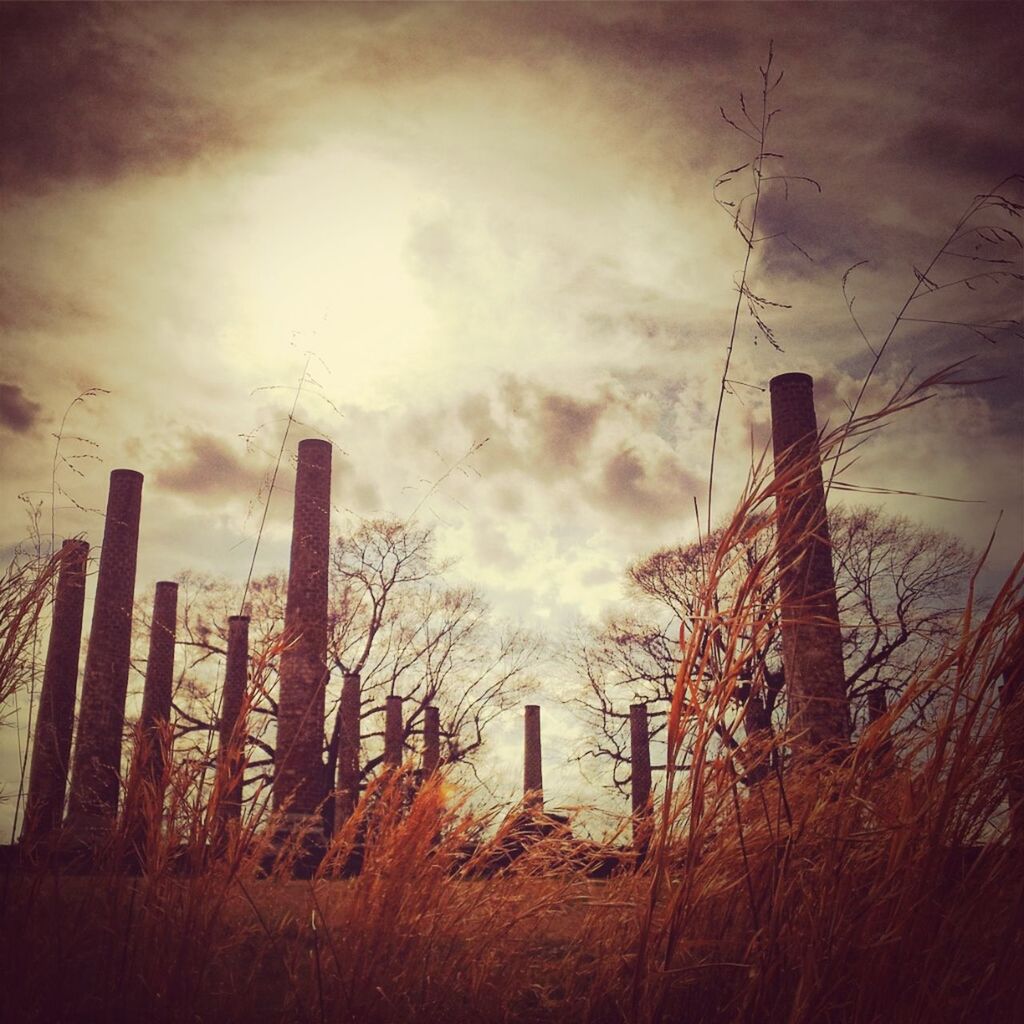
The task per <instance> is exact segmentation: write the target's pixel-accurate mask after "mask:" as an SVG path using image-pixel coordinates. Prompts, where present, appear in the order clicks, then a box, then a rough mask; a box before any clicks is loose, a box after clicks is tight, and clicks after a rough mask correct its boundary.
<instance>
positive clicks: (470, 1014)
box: [0, 371, 1024, 1024]
mask: <svg viewBox="0 0 1024 1024" xmlns="http://www.w3.org/2000/svg"><path fill="white" fill-rule="evenodd" d="M954 380H955V378H954V375H953V372H952V371H950V372H946V373H943V374H938V375H936V376H934V377H932V378H930V379H929V380H926V381H924V382H923V383H922V384H920V385H918V386H916V387H913V388H910V387H908V388H905V389H901V391H900V392H898V393H897V394H896V395H895V396H894V397H893V398H892V399H891V400H890V401H889V402H888V403H887V404H886V406H885V407H883V408H882V409H880V410H878V411H877V412H876V413H874V414H871V415H862V416H859V417H856V418H855V419H854V420H852V421H851V423H850V424H848V425H846V426H844V427H843V428H841V429H839V430H836V431H833V432H831V433H830V434H827V435H825V436H824V437H822V438H821V453H822V455H824V456H825V457H828V456H829V454H830V453H834V452H835V451H837V450H839V447H840V446H842V447H843V448H844V449H845V450H846V451H847V452H852V451H855V449H856V445H857V444H858V442H859V440H860V439H861V438H863V437H866V436H869V435H870V433H871V432H872V431H874V430H875V429H877V428H878V427H879V426H880V425H881V424H882V423H883V422H884V421H885V419H887V418H888V417H890V416H892V415H895V414H897V413H899V412H900V411H902V410H904V409H906V408H908V407H910V406H912V405H915V404H917V403H919V402H921V401H925V400H927V399H928V397H929V396H930V395H932V394H934V393H935V392H936V390H937V389H938V388H940V387H942V386H943V385H945V384H949V383H952V382H954ZM800 470H801V467H799V466H794V467H792V468H791V469H790V471H789V472H790V473H792V474H793V478H794V479H796V478H797V477H799V475H800ZM788 484H789V481H788V480H787V478H785V477H783V478H781V479H780V478H776V477H773V476H771V475H770V474H769V473H768V471H767V470H766V469H765V467H764V466H760V467H757V468H756V469H755V471H754V472H753V473H752V476H751V479H750V482H749V485H748V487H747V490H746V492H745V494H744V496H743V498H742V500H741V502H740V504H739V506H738V508H737V509H736V511H735V514H734V515H733V517H732V519H731V521H730V523H729V525H728V526H727V528H726V529H725V530H724V531H723V532H722V534H721V540H720V541H719V543H718V546H717V548H716V549H715V550H714V552H713V553H712V555H711V556H710V558H709V562H708V567H707V578H706V581H705V583H704V590H703V592H702V599H703V609H704V614H703V616H702V623H701V625H702V627H703V628H697V629H691V630H689V631H688V632H687V634H686V635H685V636H684V637H683V643H682V648H681V657H680V668H679V675H678V679H677V686H676V693H675V700H674V702H673V705H672V710H671V717H670V728H669V745H670V751H669V757H668V763H669V764H676V763H677V762H680V761H682V760H683V759H685V762H686V765H687V767H686V769H685V770H682V769H680V770H677V771H674V772H671V773H670V774H669V778H668V780H667V786H666V792H665V798H664V800H663V802H662V805H661V807H660V808H659V813H658V817H657V819H656V828H655V835H654V837H653V840H652V844H651V851H650V854H649V856H648V857H647V859H646V861H645V862H644V863H643V864H642V865H640V866H639V867H637V866H636V865H635V864H634V863H633V862H632V861H631V859H630V857H629V856H628V855H625V854H624V855H623V856H621V858H620V859H621V861H622V865H623V867H622V869H621V870H620V871H619V872H618V873H617V874H615V875H613V876H612V877H610V878H608V879H605V880H595V879H593V878H591V877H589V874H588V867H589V866H591V864H592V863H596V862H598V861H603V860H605V859H607V856H608V853H609V851H608V850H602V849H601V848H599V847H594V846H589V847H587V846H583V845H581V844H577V843H575V842H573V841H572V840H571V839H570V838H568V837H567V835H566V833H565V831H564V830H559V829H553V830H549V833H546V834H543V835H539V833H540V832H544V831H545V830H543V829H541V830H535V831H534V832H533V833H531V832H530V830H529V828H527V829H526V830H525V831H524V829H523V819H522V817H521V816H517V815H510V816H508V817H507V818H506V819H505V821H504V822H503V823H502V824H501V825H500V826H499V828H498V833H497V835H496V836H495V837H493V838H490V839H486V838H481V837H484V836H487V835H490V831H488V826H492V828H491V831H493V824H494V823H493V822H489V821H488V820H486V818H485V817H481V816H480V815H477V814H474V813H470V812H469V811H468V810H466V809H465V806H464V803H463V802H462V799H461V797H460V795H459V794H457V793H455V792H453V791H451V790H450V789H449V787H448V785H447V783H446V782H445V781H444V779H443V778H442V777H435V778H433V779H431V780H429V781H428V782H426V783H425V784H423V785H422V786H421V787H420V788H419V789H418V790H415V786H414V782H413V777H412V775H411V774H410V773H409V772H394V773H392V774H391V775H389V776H386V777H383V778H381V779H380V780H379V781H378V782H377V783H376V784H374V785H373V786H372V787H371V788H370V789H369V791H368V792H367V793H366V794H365V795H364V797H363V799H362V801H361V802H360V804H359V806H358V808H357V809H356V812H355V814H354V815H353V816H352V818H350V819H349V821H348V822H346V823H345V824H344V825H343V827H341V828H340V829H339V831H338V833H337V834H336V835H335V836H334V837H333V839H332V840H331V841H330V845H329V848H328V850H327V853H326V856H325V857H324V858H323V860H322V862H321V863H320V864H319V866H317V867H316V868H315V869H314V870H312V876H311V877H309V878H306V879H302V880H296V879H295V878H294V877H293V875H294V874H295V868H296V866H301V863H300V862H301V858H302V857H303V843H302V842H301V841H298V842H295V843H292V844H290V845H289V844H285V845H284V846H281V845H279V844H276V842H275V840H274V839H273V836H274V832H275V828H274V820H273V817H272V816H270V815H268V814H267V813H266V812H265V806H264V805H263V803H262V801H263V794H256V798H255V801H254V802H255V804H256V809H255V810H254V811H252V812H251V813H250V814H249V816H248V817H247V818H245V819H243V820H242V821H240V822H239V823H237V824H230V825H227V826H225V824H224V818H223V815H222V814H221V813H220V801H221V797H222V795H223V794H224V793H227V792H229V791H230V790H231V783H232V779H230V778H228V777H226V775H225V773H224V771H223V770H222V771H221V772H220V773H219V774H216V775H215V776H214V777H213V779H212V781H209V782H207V783H206V784H200V783H201V779H202V773H203V772H204V771H205V769H204V768H203V767H202V766H201V765H177V766H172V767H169V768H168V770H167V776H166V778H164V779H162V780H159V786H158V787H152V792H148V791H147V787H146V785H145V783H144V782H137V783H136V784H135V785H134V786H133V787H131V788H130V792H129V794H128V801H129V804H130V805H129V806H128V807H127V808H126V810H125V812H124V814H123V817H122V823H121V825H120V826H119V827H118V828H117V829H115V830H114V832H113V833H112V834H111V836H110V838H109V842H108V843H107V844H106V845H105V847H104V848H103V849H102V850H101V851H99V852H98V853H97V855H96V860H95V861H94V863H92V864H91V865H90V866H89V867H88V868H85V867H84V866H79V867H78V869H77V873H76V871H75V870H69V863H68V861H67V859H66V854H62V853H61V852H60V851H59V850H57V851H54V850H52V849H51V850H49V851H47V850H42V849H40V850H37V851H36V852H35V854H34V860H33V861H32V862H31V863H29V864H27V865H23V866H22V867H21V868H19V869H17V870H15V869H13V868H10V867H8V868H7V869H6V870H7V872H8V874H7V877H6V878H5V881H4V893H5V896H4V901H3V907H2V911H0V920H2V926H0V927H2V936H3V938H2V949H3V955H2V956H0V998H2V1000H3V1005H4V1016H5V1019H9V1020H18V1021H99V1020H102V1021H122V1020H123V1021H129V1020H130V1021H136V1020H142V1019H144V1020H152V1021H164V1020H166V1021H172V1020H173V1021H185V1020H188V1021H225V1022H228V1021H236V1020H237V1021H243V1020H244V1021H247V1022H251V1021H263V1020H279V1021H309V1022H319V1021H351V1022H356V1021H359V1022H370V1024H373V1022H381V1024H385V1022H387V1024H391V1022H404V1021H450V1022H462V1021H466V1022H469V1021H480V1022H484V1021H488V1022H489V1021H510V1022H511V1021H549V1020H550V1021H586V1022H594V1024H604V1022H619V1021H629V1022H644V1024H646V1022H652V1024H653V1022H662V1021H687V1022H709V1024H710V1022H737V1024H739V1022H747V1021H791V1022H808V1024H809V1022H812V1021H815V1022H816V1021H836V1022H839V1021H842V1022H847V1021H849V1022H857V1024H875V1022H890V1021H891V1022H907V1024H909V1022H915V1024H916V1022H920V1024H925V1022H944V1021H964V1020H971V1021H974V1020H978V1019H991V1020H997V1021H1004V1020H1006V1021H1009V1020H1012V1019H1015V1018H1017V1019H1019V1016H1018V1015H1019V1013H1020V1010H1021V1008H1022V979H1024V943H1022V941H1021V940H1022V938H1024V936H1022V934H1021V930H1022V923H1024V871H1022V868H1024V863H1022V861H1024V844H1022V842H1021V836H1020V834H1019V830H1018V831H1017V832H1014V830H1013V829H1012V828H1011V815H1010V814H1009V813H1008V803H1007V795H1008V792H1011V791H1012V792H1017V793H1019V791H1020V790H1019V783H1020V779H1021V775H1022V772H1024V763H1022V761H1021V754H1020V751H1021V747H1022V745H1024V736H1022V735H1021V730H1020V721H1021V714H1020V700H1021V696H1020V692H1019V690H1020V687H1019V685H1018V686H1017V693H1016V696H1015V697H1014V696H1013V694H1011V695H1010V696H1009V697H1008V696H1007V693H1006V690H1005V689H1004V690H1003V691H1002V693H1001V687H1002V686H1004V685H1008V684H1005V683H1004V681H1005V680H1008V679H1009V680H1010V681H1011V682H1012V680H1013V679H1015V678H1019V675H1020V664H1021V654H1022V652H1024V626H1022V623H1024V560H1022V563H1018V565H1017V566H1016V567H1014V569H1013V571H1012V572H1011V573H1010V575H1009V577H1008V579H1007V580H1006V582H1005V584H1004V585H1003V586H1002V588H1001V589H1000V590H999V592H998V593H997V594H996V595H995V596H994V597H992V598H991V599H990V600H988V601H986V602H985V603H982V602H981V601H980V600H979V599H978V598H977V595H975V593H974V591H973V588H972V592H971V595H970V600H969V602H968V606H967V608H966V610H965V612H964V615H963V619H962V623H961V630H960V633H959V636H958V638H957V641H956V642H955V643H954V644H951V645H950V646H949V648H948V649H946V650H945V651H943V652H942V654H941V656H940V657H938V658H937V659H936V660H935V661H934V663H933V664H931V665H929V666H928V667H927V669H926V670H924V671H921V672H920V673H919V675H917V676H916V677H915V678H914V679H912V680H909V681H908V685H907V688H906V690H905V691H904V693H903V695H902V697H901V698H900V701H898V702H896V703H894V704H893V706H891V707H890V708H888V709H887V710H886V711H885V713H884V714H883V715H882V716H881V717H880V718H878V719H877V720H876V721H874V722H873V723H872V724H871V725H870V726H869V727H868V728H867V729H866V731H865V732H864V733H863V735H861V736H860V737H859V739H858V740H857V742H856V744H855V745H854V746H853V747H851V748H850V749H849V750H848V751H846V752H845V755H844V756H838V755H836V754H835V753H832V754H830V755H829V756H828V757H821V758H819V759H817V760H816V759H815V758H814V757H813V756H812V755H809V754H808V755H804V756H802V757H800V758H796V757H793V756H784V757H782V758H781V759H780V758H776V759H773V762H772V763H773V764H775V763H781V767H780V768H778V769H777V770H776V769H773V770H772V771H771V772H769V773H768V774H767V776H766V777H763V778H762V780H761V781H760V782H757V783H756V784H753V785H749V786H748V785H745V784H744V783H743V782H742V781H741V779H742V778H743V777H745V776H749V775H750V767H751V765H752V764H754V763H756V762H757V760H758V759H764V758H765V756H766V753H767V751H766V750H765V749H763V746H762V749H758V748H757V747H756V745H755V743H754V742H741V743H740V745H739V747H738V748H736V749H732V748H731V747H730V746H729V745H728V744H727V743H724V742H723V741H722V736H723V733H725V734H737V732H738V730H739V725H740V722H739V718H738V716H737V712H736V708H737V702H736V701H735V700H734V696H735V691H736V688H737V687H738V686H739V685H740V682H741V677H742V676H743V674H744V670H745V667H746V666H747V664H748V663H749V662H750V661H751V660H752V659H753V657H754V654H755V652H756V650H757V649H758V647H759V645H763V644H765V643H767V642H768V641H769V640H770V636H769V633H768V631H769V630H770V629H771V628H773V627H772V625H771V623H772V622H773V621H775V618H776V616H775V615H774V611H775V609H774V607H773V603H772V602H773V595H774V594H777V592H778V588H777V587H776V586H775V578H776V574H777V566H778V561H779V558H778V553H777V552H773V551H769V552H768V554H766V555H765V557H764V559H763V560H762V561H761V562H758V563H756V564H755V565H753V566H751V567H750V568H749V570H748V572H747V573H746V575H745V577H744V578H743V579H742V582H741V583H740V585H739V586H738V587H736V588H734V589H731V590H730V591H729V592H728V593H723V592H722V589H721V588H720V587H719V583H720V582H721V581H722V580H724V579H725V578H726V577H727V576H728V575H729V569H730V567H731V566H732V564H733V562H734V561H735V560H736V559H737V558H739V557H741V552H743V551H747V550H749V549H750V543H749V542H750V539H751V533H752V532H756V531H760V530H764V529H767V522H768V518H769V517H766V514H765V513H766V512H770V511H771V509H772V508H773V506H774V497H775V495H776V493H777V492H778V490H779V488H781V487H785V486H787V485H788ZM259 672H260V668H259V665H257V666H256V668H255V670H254V674H255V675H256V676H257V677H258V675H259ZM1015 673H1016V674H1015ZM709 674H710V675H711V676H713V678H714V679H715V681H716V682H715V686H714V689H713V692H712V696H711V699H710V700H708V699H706V698H702V699H700V700H698V699H697V693H698V691H697V688H696V687H695V686H694V685H693V684H692V680H695V679H698V678H706V677H707V676H708V675H709ZM254 685H258V679H255V680H254ZM925 692H935V693H936V694H938V696H937V698H936V700H935V702H933V706H935V707H937V708H939V712H938V713H937V714H936V715H934V716H933V717H932V719H931V720H930V721H929V723H928V724H926V725H923V726H921V727H920V728H918V729H916V730H908V729H900V730H896V729H893V728H891V727H892V726H894V724H895V723H897V722H898V721H899V720H900V718H901V715H902V714H903V712H904V709H905V707H906V706H908V705H909V704H910V703H911V702H913V701H914V700H915V699H917V698H918V697H920V695H921V694H922V693H925ZM1014 709H1016V710H1014ZM243 734H244V730H239V732H238V735H239V736H241V735H243ZM793 739H794V737H791V736H785V735H782V736H778V737H775V738H774V739H773V740H772V742H773V743H774V744H775V746H776V747H777V748H779V749H780V751H781V752H782V753H783V754H787V751H788V750H789V748H790V745H791V744H792V741H793ZM224 763H225V764H234V765H235V768H234V769H232V770H235V771H240V770H242V767H243V766H242V765H241V764H240V763H238V759H236V758H231V757H229V758H226V759H225V761H224ZM756 774H757V773H754V775H755V776H756ZM1008 780H1009V782H1010V783H1011V784H1012V785H1010V786H1008ZM1015 780H1016V781H1015ZM1013 785H1016V786H1017V787H1018V788H1017V789H1013V788H1012V787H1013ZM158 788H160V789H163V790H166V793H167V804H166V809H165V811H164V813H163V816H162V817H161V816H160V814H159V813H158V810H159V805H160V801H159V798H158V797H157V795H156V793H157V789H158ZM147 801H148V802H147ZM140 818H141V819H142V820H144V821H146V822H147V823H148V830H147V831H146V832H145V838H144V841H142V842H140V841H139V839H138V835H139V832H138V821H139V820H140ZM1017 820H1018V821H1019V816H1018V819H1017ZM531 835H532V836H533V838H532V839H531V838H530V836H531ZM524 836H525V837H526V838H524ZM516 844H518V846H517V845H516ZM510 847H511V848H517V849H518V848H520V847H521V848H523V849H524V850H525V852H524V853H523V855H522V856H520V857H519V858H518V859H515V860H511V858H509V857H504V856H503V851H505V852H507V851H508V849H509V848H510ZM356 863H359V864H361V871H360V872H359V873H358V874H356V875H353V874H352V868H353V866H354V865H355V864H356ZM133 866H136V867H138V866H141V873H138V872H136V871H134V870H132V868H133ZM499 868H501V870H498V869H499ZM12 872H13V873H12Z"/></svg>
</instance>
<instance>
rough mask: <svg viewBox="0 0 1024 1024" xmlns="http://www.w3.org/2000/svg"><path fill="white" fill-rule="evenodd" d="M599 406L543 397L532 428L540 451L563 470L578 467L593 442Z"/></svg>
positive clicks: (597, 404) (549, 396) (564, 398)
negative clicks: (535, 432)
mask: <svg viewBox="0 0 1024 1024" xmlns="http://www.w3.org/2000/svg"><path fill="white" fill-rule="evenodd" d="M601 410H602V403H601V402H600V401H597V402H580V401H577V400H576V399H574V398H571V397H569V396H568V395H544V396H543V397H542V398H541V400H540V402H539V403H538V409H537V418H536V420H535V426H536V429H537V432H538V441H539V447H540V449H541V451H543V452H544V453H545V454H546V456H547V458H548V459H549V460H550V461H552V462H554V463H556V464H558V465H560V466H563V467H573V466H578V465H579V462H580V457H581V455H582V454H583V453H584V452H585V451H586V449H587V447H588V445H589V444H590V442H591V441H592V440H593V437H594V429H595V428H596V426H597V421H598V419H599V418H600V416H601Z"/></svg>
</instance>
